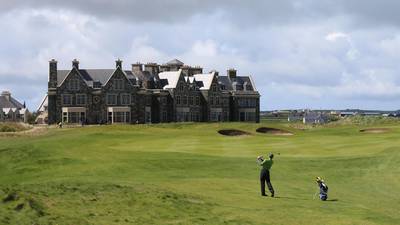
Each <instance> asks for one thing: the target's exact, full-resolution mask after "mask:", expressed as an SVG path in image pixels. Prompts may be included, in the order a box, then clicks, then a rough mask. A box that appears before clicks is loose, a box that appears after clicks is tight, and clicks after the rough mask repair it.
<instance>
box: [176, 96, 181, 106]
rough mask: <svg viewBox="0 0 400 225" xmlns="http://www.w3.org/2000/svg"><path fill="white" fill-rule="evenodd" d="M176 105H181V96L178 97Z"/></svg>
mask: <svg viewBox="0 0 400 225" xmlns="http://www.w3.org/2000/svg"><path fill="white" fill-rule="evenodd" d="M176 104H177V105H180V104H181V96H179V95H178V96H176Z"/></svg>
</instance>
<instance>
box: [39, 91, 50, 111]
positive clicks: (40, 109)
mask: <svg viewBox="0 0 400 225" xmlns="http://www.w3.org/2000/svg"><path fill="white" fill-rule="evenodd" d="M48 105H49V103H48V95H46V96H44V98H43V100H42V103H40V105H39V108H38V110H37V111H38V112H44V111H46V110H45V108H46V107H47V106H48Z"/></svg>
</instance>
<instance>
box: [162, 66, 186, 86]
mask: <svg viewBox="0 0 400 225" xmlns="http://www.w3.org/2000/svg"><path fill="white" fill-rule="evenodd" d="M181 74H182V70H178V71H168V72H162V73H159V74H158V76H159V77H160V79H161V80H163V79H164V80H167V81H168V84H167V85H165V86H164V87H163V89H164V90H165V89H172V88H176V85H177V84H178V81H179V78H180V76H181Z"/></svg>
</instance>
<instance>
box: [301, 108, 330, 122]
mask: <svg viewBox="0 0 400 225" xmlns="http://www.w3.org/2000/svg"><path fill="white" fill-rule="evenodd" d="M327 122H329V117H328V115H327V114H325V113H322V112H315V111H307V112H305V114H304V117H303V123H304V124H324V123H327Z"/></svg>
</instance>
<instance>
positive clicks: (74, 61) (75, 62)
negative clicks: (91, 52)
mask: <svg viewBox="0 0 400 225" xmlns="http://www.w3.org/2000/svg"><path fill="white" fill-rule="evenodd" d="M72 67H75V68H76V69H77V70H79V61H78V60H77V59H74V60H73V61H72Z"/></svg>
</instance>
